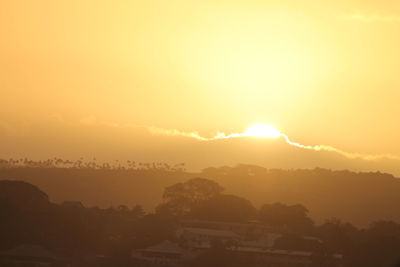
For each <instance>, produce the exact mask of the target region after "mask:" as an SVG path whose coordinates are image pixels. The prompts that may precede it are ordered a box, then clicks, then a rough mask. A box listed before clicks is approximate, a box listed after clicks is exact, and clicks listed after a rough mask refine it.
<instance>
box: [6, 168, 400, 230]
mask: <svg viewBox="0 0 400 267" xmlns="http://www.w3.org/2000/svg"><path fill="white" fill-rule="evenodd" d="M193 177H204V178H208V179H212V180H215V181H217V182H218V183H219V184H220V185H221V186H223V187H224V188H225V189H226V190H225V192H226V193H228V194H235V195H238V196H241V197H244V198H247V199H249V200H250V201H252V203H253V204H254V205H255V206H256V207H259V206H260V205H262V204H265V203H274V202H283V203H287V204H297V203H301V204H303V205H304V206H306V207H307V208H308V209H309V210H310V214H311V216H312V217H313V219H314V220H316V221H317V222H321V221H322V220H324V219H328V218H332V217H336V218H339V219H342V220H344V221H350V222H352V223H354V224H357V225H366V224H369V223H371V222H372V221H375V220H383V219H386V220H394V221H398V222H399V221H400V212H399V211H398V203H400V180H399V179H397V178H395V177H393V176H392V175H390V174H383V173H379V172H378V173H355V172H350V171H331V170H326V169H318V168H317V169H313V170H279V169H265V168H262V167H257V166H250V165H238V166H236V167H220V168H207V169H205V170H203V171H202V172H201V173H189V172H184V171H167V170H156V169H147V170H144V169H142V170H139V169H93V168H81V169H80V168H53V167H52V168H43V167H40V168H38V167H37V168H31V167H29V168H28V167H13V168H1V169H0V179H8V180H23V181H27V182H29V183H32V184H35V185H37V186H38V187H40V188H41V189H42V190H44V191H45V192H47V193H48V195H49V197H50V199H51V200H52V201H55V202H62V201H64V200H81V201H82V202H83V203H84V205H86V206H89V207H90V206H102V207H109V206H112V205H114V206H115V205H119V204H125V205H127V206H134V205H136V204H140V205H142V206H143V207H144V208H145V209H146V210H152V209H154V207H155V206H156V205H157V204H158V203H159V202H160V200H161V195H162V192H163V190H164V188H165V187H166V186H169V185H171V184H174V183H177V182H182V181H184V180H187V179H189V178H193Z"/></svg>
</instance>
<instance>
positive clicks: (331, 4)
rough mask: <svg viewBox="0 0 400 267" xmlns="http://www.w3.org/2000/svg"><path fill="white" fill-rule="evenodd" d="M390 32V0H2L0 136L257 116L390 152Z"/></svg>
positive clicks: (187, 126)
mask: <svg viewBox="0 0 400 267" xmlns="http://www.w3.org/2000/svg"><path fill="white" fill-rule="evenodd" d="M399 30H400V2H399V1H389V0H381V1H371V0H370V1H367V0H363V1H355V0H346V1H344V0H343V1H315V0H314V1H311V0H297V1H285V0H283V1H282V0H281V1H268V0H263V1H261V0H260V1H256V0H243V1H233V0H230V1H218V0H202V1H195V0H193V1H188V0H182V1H178V0H177V1H174V0H169V1H165V0H160V1H152V0H146V1H134V0H131V1H105V0H95V1H94V0H93V1H91V0H87V1H73V0H66V1H61V0H60V1H54V0H43V1H41V0H32V1H30V0H23V1H22V0H21V1H20V0H2V1H1V2H0V38H1V42H0V138H3V139H4V140H5V137H4V136H10V135H20V134H21V131H22V132H24V131H26V130H18V127H22V128H23V129H27V128H29V129H31V130H30V131H32V132H33V133H31V134H26V132H24V133H23V134H24V138H26V139H29V138H32V140H37V139H35V138H39V137H37V135H40V134H38V133H41V134H42V136H40V138H41V139H46V137H45V136H47V135H45V134H43V133H46V131H54V129H53V128H52V127H50V126H47V121H48V120H49V118H53V119H54V118H57V120H58V123H60V124H63V125H64V126H65V127H66V125H69V123H80V122H82V121H83V122H85V121H87V120H88V118H89V120H94V119H93V118H95V120H96V121H101V122H107V123H109V124H110V125H114V124H117V125H141V126H155V127H160V128H165V129H178V130H180V131H186V132H192V131H197V132H199V133H200V134H202V135H204V136H213V135H214V134H215V133H216V132H217V131H223V132H227V133H230V132H241V131H242V130H243V129H245V128H246V127H248V126H249V125H251V124H253V123H256V122H265V123H269V124H272V125H275V126H276V127H277V128H279V129H280V130H281V131H282V132H284V133H285V134H287V135H288V136H290V137H291V138H292V139H295V140H296V141H298V142H301V143H303V144H308V145H317V144H326V145H330V146H333V147H337V148H339V149H342V150H345V151H350V152H357V153H368V154H387V153H391V154H397V155H400V142H399V140H398V137H399V135H400V125H399V115H400V104H399V100H400V88H399V86H400V75H399V73H400V72H399V71H400V63H399V62H400V52H399V47H400V35H399ZM32 125H33V126H32ZM64 126H63V127H64ZM32 128H35V129H36V130H32ZM37 129H39V130H37ZM63 129H64V128H63ZM70 131H73V130H70ZM69 133H70V132H68V130H65V129H64V130H63V131H62V132H59V133H58V134H59V135H60V136H62V135H67V134H69ZM74 134H75V133H74ZM94 135H96V134H95V133H94ZM74 136H75V135H74ZM94 138H96V137H94ZM20 140H24V139H23V138H22V139H20ZM60 140H63V139H62V137H60ZM0 141H1V140H0ZM109 141H110V143H111V142H115V143H118V140H109ZM13 149H14V150H19V151H20V152H21V153H19V154H22V153H23V150H24V149H27V148H26V147H24V146H23V145H22V144H21V143H19V144H18V146H16V147H15V148H11V147H10V151H12V150H13ZM43 151H46V148H43ZM50 152H51V153H53V152H54V151H51V150H49V153H50ZM51 153H50V154H51ZM0 156H7V155H0Z"/></svg>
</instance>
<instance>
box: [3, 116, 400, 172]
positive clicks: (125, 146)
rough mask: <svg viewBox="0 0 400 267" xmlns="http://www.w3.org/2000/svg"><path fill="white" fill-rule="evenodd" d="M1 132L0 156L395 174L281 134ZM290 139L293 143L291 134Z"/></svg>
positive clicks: (128, 129)
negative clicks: (255, 136)
mask: <svg viewBox="0 0 400 267" xmlns="http://www.w3.org/2000/svg"><path fill="white" fill-rule="evenodd" d="M3 130H4V131H3V132H2V133H1V132H0V134H2V138H0V145H1V147H2V150H1V152H0V158H5V159H7V158H10V157H12V158H25V157H28V158H30V159H35V160H38V159H47V158H49V157H61V158H67V159H73V160H75V159H78V158H80V157H83V158H85V159H86V160H92V159H93V158H96V159H97V160H98V161H99V162H101V161H108V162H112V161H115V160H120V161H126V160H135V161H142V162H168V163H180V162H185V163H186V166H187V168H188V169H189V170H191V171H200V170H201V169H203V168H207V167H209V166H224V165H230V166H232V165H236V164H238V163H246V164H256V165H260V166H263V167H267V168H284V169H291V168H316V167H321V168H329V169H336V170H341V169H349V170H354V171H381V172H388V173H392V174H394V175H396V176H400V160H399V159H398V158H396V157H395V156H391V155H388V156H381V157H375V155H369V154H357V153H355V154H352V152H357V151H346V152H344V153H341V151H340V150H329V149H328V150H324V149H322V150H315V149H306V148H302V147H298V146H294V145H290V144H288V143H287V141H286V140H285V139H284V138H283V137H280V138H275V139H272V138H253V137H234V138H221V139H213V138H209V139H207V138H203V137H201V136H200V135H198V134H196V133H193V132H181V131H178V130H168V129H160V128H154V127H144V126H140V127H139V126H132V125H118V124H107V123H100V122H98V121H96V120H94V119H88V120H84V121H82V122H80V123H78V124H67V123H64V122H58V121H57V120H53V121H52V122H51V123H47V124H43V125H31V126H26V127H14V128H13V127H9V128H4V129H3ZM201 138H203V139H201ZM290 138H291V139H293V141H296V138H295V137H290ZM302 145H306V146H307V145H311V146H314V145H319V144H302ZM328 145H329V144H328ZM43 148H45V149H43ZM338 151H339V152H338ZM349 155H350V157H349Z"/></svg>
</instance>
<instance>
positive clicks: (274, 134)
mask: <svg viewBox="0 0 400 267" xmlns="http://www.w3.org/2000/svg"><path fill="white" fill-rule="evenodd" d="M243 135H244V136H251V137H261V138H279V137H281V136H282V133H280V132H279V131H278V130H277V129H276V128H274V127H273V126H271V125H268V124H262V123H259V124H254V125H252V126H250V127H249V128H248V129H247V130H246V131H245V132H244V133H243Z"/></svg>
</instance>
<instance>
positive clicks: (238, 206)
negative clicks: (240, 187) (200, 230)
mask: <svg viewBox="0 0 400 267" xmlns="http://www.w3.org/2000/svg"><path fill="white" fill-rule="evenodd" d="M255 214H256V209H255V208H254V206H253V205H252V204H251V202H250V201H248V200H247V199H244V198H241V197H238V196H234V195H217V196H215V197H213V198H211V199H209V200H205V201H202V202H200V203H199V204H198V205H197V206H195V207H194V208H193V210H192V211H191V213H190V214H189V216H190V217H191V218H195V219H200V220H215V221H228V222H245V221H248V220H249V219H251V218H252V217H254V216H255Z"/></svg>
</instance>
